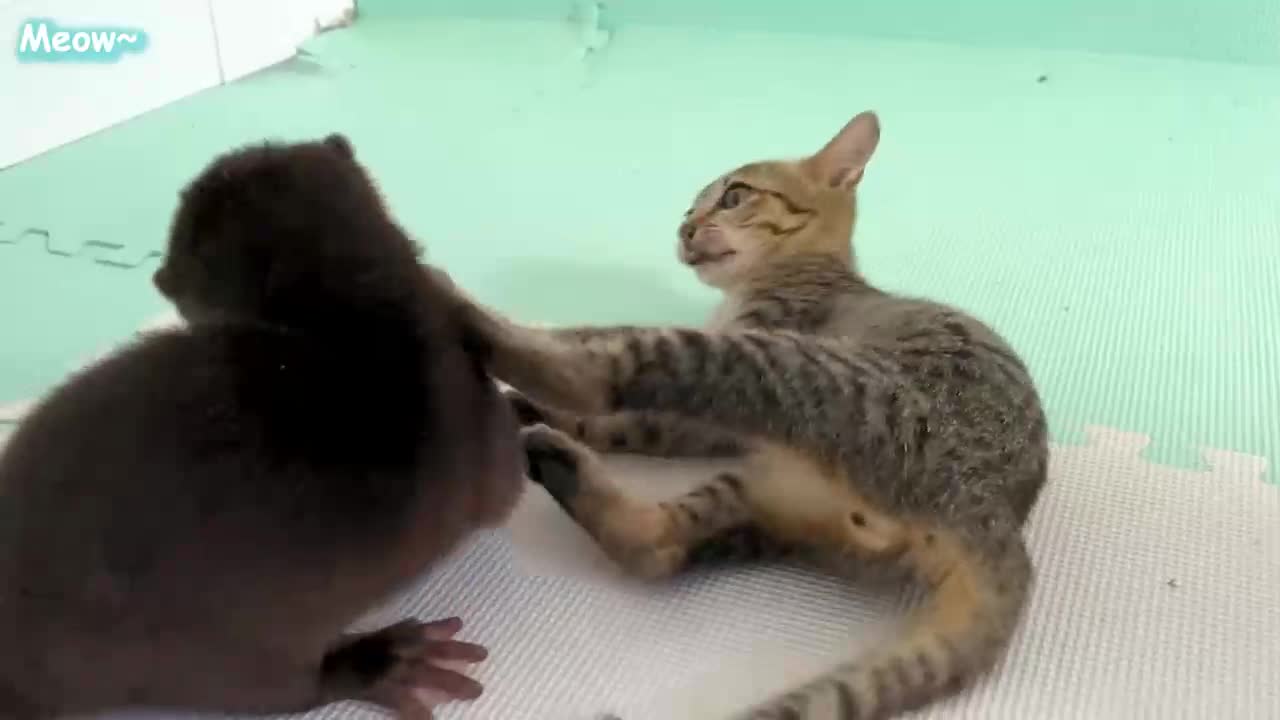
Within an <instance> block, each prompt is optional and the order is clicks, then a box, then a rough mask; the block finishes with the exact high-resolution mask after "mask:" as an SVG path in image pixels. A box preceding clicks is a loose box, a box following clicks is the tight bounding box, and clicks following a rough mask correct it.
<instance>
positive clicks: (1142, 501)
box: [0, 322, 1280, 720]
mask: <svg viewBox="0 0 1280 720" xmlns="http://www.w3.org/2000/svg"><path fill="white" fill-rule="evenodd" d="M163 324H167V323H164V322H160V323H157V325H163ZM14 409H15V410H19V409H18V408H14ZM23 409H25V408H23ZM3 430H4V427H3V426H0V445H2V444H3V439H4V437H3V436H4V434H5V433H4V432H3ZM1087 438H1088V442H1087V443H1085V444H1083V445H1079V446H1055V447H1054V449H1053V459H1052V463H1051V469H1050V472H1051V478H1050V482H1049V484H1048V485H1047V486H1046V489H1045V491H1044V494H1043V495H1042V497H1041V501H1040V503H1039V505H1038V506H1037V509H1036V511H1035V513H1034V515H1033V516H1032V519H1031V523H1030V526H1029V527H1028V531H1027V532H1028V538H1029V541H1030V544H1031V547H1032V554H1033V556H1034V558H1035V560H1036V563H1037V567H1038V570H1039V572H1038V577H1039V580H1038V583H1037V586H1036V589H1035V592H1034V595H1033V599H1032V604H1031V608H1030V610H1029V612H1028V615H1027V618H1026V621H1025V622H1024V623H1023V625H1022V628H1021V631H1020V633H1019V634H1018V636H1017V638H1016V640H1015V643H1014V647H1013V648H1012V649H1011V651H1010V653H1009V655H1008V657H1007V658H1006V660H1005V662H1004V663H1003V664H1002V666H1001V667H1000V668H999V669H998V671H997V672H996V673H994V674H993V675H992V676H991V677H990V678H989V679H988V680H986V681H985V682H983V683H982V684H981V685H980V686H978V687H976V688H974V689H973V690H971V691H969V692H968V693H966V694H964V695H963V696H961V697H960V698H958V699H955V700H953V701H950V702H947V703H943V704H940V705H937V706H934V707H932V708H929V709H926V710H925V711H923V712H921V713H919V714H918V715H917V716H916V717H920V718H937V719H939V720H949V719H952V718H955V719H959V718H965V719H968V718H973V719H975V720H976V719H979V718H980V719H982V720H1037V719H1044V720H1077V719H1089V720H1105V719H1109V718H1117V719H1120V718H1124V719H1129V718H1161V719H1180V718H1188V719H1192V718H1194V719H1197V720H1199V719H1201V718H1224V719H1225V718H1231V719H1233V720H1244V719H1249V718H1259V719H1262V718H1267V719H1274V718H1280V486H1277V485H1274V484H1268V483H1267V482H1265V481H1264V480H1263V478H1262V475H1263V473H1264V472H1265V470H1266V463H1265V461H1263V460H1262V459H1261V458H1256V457H1252V456H1247V455H1240V454H1235V453H1229V452H1221V451H1213V450H1205V451H1204V453H1203V457H1204V461H1205V466H1206V469H1203V470H1182V469H1175V468H1170V467H1165V466H1161V465H1156V464H1152V463H1148V462H1147V461H1145V460H1144V459H1142V458H1141V456H1140V453H1141V452H1142V450H1143V448H1144V447H1145V445H1146V442H1147V441H1146V438H1145V437H1143V436H1141V435H1136V434H1131V433H1122V432H1118V431H1114V430H1107V429H1103V428H1090V429H1089V430H1088V432H1087ZM611 462H612V464H613V467H615V468H616V469H617V471H618V472H619V473H620V474H622V476H623V479H624V481H625V483H626V484H627V485H628V486H630V487H632V488H634V489H635V490H636V491H637V492H641V493H646V494H648V493H652V494H654V495H665V494H672V493H675V492H678V491H679V490H681V489H683V488H685V487H688V486H689V485H691V484H693V483H695V482H697V481H699V480H704V479H705V478H706V477H708V476H709V474H710V473H712V472H714V470H715V469H716V466H715V465H712V464H707V463H666V462H660V461H651V460H641V459H636V458H626V459H622V458H620V459H616V460H614V461H611ZM906 599H907V598H906V597H905V595H904V596H902V597H882V596H875V595H872V594H869V593H867V592H866V591H864V590H860V589H858V588H856V587H848V586H846V585H844V584H842V583H841V582H839V581H836V580H833V579H831V578H827V577H824V576H822V575H820V574H817V573H812V572H809V571H806V570H800V569H795V568H787V567H761V568H740V569H727V570H718V571H714V572H708V571H704V572H697V573H690V574H688V575H686V576H684V577H681V578H678V579H676V580H674V581H670V582H665V583H641V582H638V581H632V580H629V579H627V578H624V577H622V576H621V575H620V574H619V573H618V572H617V571H616V570H615V569H614V568H613V567H612V566H611V565H610V564H609V562H608V561H607V560H606V559H605V558H604V557H603V555H602V554H601V553H600V552H599V551H598V550H597V549H596V548H595V547H594V546H593V545H592V544H591V542H590V541H589V540H588V539H587V538H586V536H585V535H584V534H583V533H582V532H581V531H580V530H578V529H577V527H576V526H574V525H573V524H572V523H571V522H570V521H569V520H568V519H567V518H566V517H565V516H564V515H563V513H562V512H561V511H560V510H559V508H558V507H556V506H555V504H554V503H553V502H551V501H550V500H549V499H548V498H547V496H546V495H545V493H543V492H542V490H541V489H540V488H538V487H536V486H530V488H529V491H528V492H527V493H526V496H525V498H524V500H523V502H522V503H521V504H520V506H519V508H518V509H517V511H516V514H515V515H514V516H513V517H512V519H511V521H510V523H509V524H508V525H507V527H505V528H503V529H502V530H499V531H495V532H491V533H486V534H484V535H482V536H479V537H477V538H476V539H475V540H474V541H473V542H472V543H470V544H469V545H468V547H467V548H466V549H465V550H464V551H462V552H460V553H459V554H458V556H457V557H455V558H453V559H452V560H451V561H450V562H448V563H446V564H445V565H444V566H443V567H441V568H440V569H438V570H437V571H435V572H434V573H432V574H431V576H430V577H427V578H425V579H424V580H423V582H422V583H421V584H420V586H419V587H418V588H417V589H415V590H413V591H411V592H409V593H406V594H405V595H404V596H403V597H402V598H400V599H398V600H397V601H395V602H392V603H390V604H389V605H388V606H387V607H385V608H383V609H382V610H380V611H378V612H377V613H374V614H373V615H372V616H370V617H369V618H367V619H366V621H365V622H363V623H361V625H362V626H366V625H368V626H374V625H377V624H380V623H385V622H390V621H394V620H396V619H399V618H401V617H404V616H406V615H415V616H419V617H422V618H425V619H433V618H439V617H444V616H447V615H452V614H458V615H461V616H462V617H463V618H464V619H465V620H466V622H467V629H465V630H464V631H463V636H464V637H466V638H467V639H473V640H477V641H479V642H483V643H485V644H486V645H488V646H489V648H490V651H491V657H490V659H489V660H488V661H486V662H485V663H484V664H482V665H481V666H479V667H478V668H477V676H478V677H479V678H480V679H481V680H482V681H483V682H484V683H485V684H486V692H485V695H484V697H482V698H481V699H480V700H478V701H476V702H473V703H469V704H455V705H451V706H446V707H444V708H441V709H440V711H439V713H438V717H439V718H440V719H441V720H587V719H588V718H592V717H593V716H594V715H595V714H596V713H598V712H601V711H611V712H615V713H618V714H620V715H621V716H622V717H623V720H723V719H724V717H725V716H726V715H727V714H730V713H732V712H733V711H735V710H740V709H742V708H744V707H746V706H748V705H750V704H752V703H754V702H755V701H758V700H761V699H764V698H765V697H767V696H768V695H771V694H773V693H774V692H776V691H779V690H782V689H784V688H786V687H788V686H789V685H792V684H795V683H798V682H801V681H803V680H805V679H807V678H808V677H810V676H811V674H812V673H816V672H818V671H820V670H821V669H822V668H823V667H824V666H826V665H827V664H828V663H830V662H833V661H835V660H836V659H839V658H843V657H846V656H848V655H850V654H852V653H855V652H857V651H858V650H859V649H861V648H865V647H866V646H867V645H868V644H870V643H871V642H872V641H873V640H874V639H876V638H879V637H882V636H883V634H884V633H887V632H891V631H892V630H893V629H894V627H895V625H894V623H895V620H896V619H897V617H899V613H898V612H897V611H898V610H900V609H901V608H902V607H903V606H904V603H905V602H906ZM114 717H116V718H130V719H132V718H141V717H143V715H141V714H136V713H132V714H125V715H116V716H114ZM145 717H157V715H155V714H148V715H146V716H145ZM159 717H166V716H164V715H160V716H159ZM167 717H172V716H171V715H170V716H167ZM308 717H309V718H311V719H314V720H319V719H320V718H325V719H330V720H336V719H338V718H342V719H344V720H354V719H356V718H364V717H370V718H373V717H380V715H379V714H378V713H376V712H374V711H371V710H369V709H366V708H361V707H357V706H354V705H335V706H332V707H330V708H327V709H325V710H322V711H319V712H316V713H314V714H312V715H311V716H308Z"/></svg>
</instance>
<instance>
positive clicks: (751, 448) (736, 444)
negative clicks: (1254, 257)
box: [471, 112, 1048, 720]
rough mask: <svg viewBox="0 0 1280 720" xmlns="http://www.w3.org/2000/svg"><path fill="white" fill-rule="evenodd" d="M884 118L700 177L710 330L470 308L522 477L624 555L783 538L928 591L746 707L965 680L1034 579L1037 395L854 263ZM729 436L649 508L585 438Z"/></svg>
mask: <svg viewBox="0 0 1280 720" xmlns="http://www.w3.org/2000/svg"><path fill="white" fill-rule="evenodd" d="M879 134H880V133H879V121H878V119H877V118H876V116H875V115H874V114H872V113H869V112H868V113H863V114H860V115H858V116H856V117H854V118H853V119H852V120H851V121H850V122H849V123H848V124H847V125H846V126H845V127H844V128H843V129H842V130H841V131H840V132H839V133H838V134H837V135H836V136H835V137H834V138H833V139H832V140H831V141H830V142H828V143H827V145H826V146H825V147H823V148H822V149H821V150H819V151H818V152H817V153H816V154H814V155H812V156H810V157H808V158H805V159H802V160H798V161H770V162H758V163H752V164H749V165H745V166H743V167H740V168H738V169H736V170H734V171H732V172H730V173H728V174H726V175H724V176H723V177H721V178H719V179H718V180H716V181H715V182H713V183H711V184H710V185H708V186H707V187H706V188H705V189H704V190H702V192H701V193H699V194H698V196H697V198H696V199H695V201H694V203H693V207H692V208H691V209H690V210H689V211H688V213H687V215H686V217H685V219H684V222H683V223H682V224H681V226H680V231H679V236H680V241H679V246H678V254H679V257H680V259H681V260H682V261H683V262H684V263H685V264H687V265H689V266H690V267H692V268H693V269H694V271H695V272H696V273H697V274H698V277H699V278H700V279H701V280H702V281H703V282H705V283H707V284H709V285H711V286H713V287H716V288H719V289H720V290H722V291H723V293H724V301H723V304H722V306H721V307H720V309H719V311H718V312H717V314H716V316H715V318H714V320H713V321H712V324H711V327H710V328H709V329H707V330H703V331H698V330H691V329H682V328H664V329H642V328H577V329H569V330H551V331H543V330H534V329H532V328H526V327H521V326H517V325H515V324H513V323H510V322H508V321H507V320H505V319H503V318H500V317H498V316H496V315H493V314H490V313H488V311H486V310H483V309H480V308H478V307H474V306H473V307H472V309H471V312H473V313H474V314H473V316H472V324H471V326H472V327H474V328H476V333H477V335H478V336H484V337H486V338H487V340H486V342H488V343H489V344H490V346H491V348H492V349H493V351H494V352H495V354H496V355H497V356H499V357H503V358H505V359H504V360H503V364H505V365H506V367H508V368H511V369H512V372H513V374H514V375H520V376H523V377H512V378H511V383H512V385H514V386H515V387H516V388H518V389H519V390H522V391H524V392H525V393H527V394H528V396H529V398H531V399H526V398H525V397H523V396H521V395H519V394H518V393H512V395H511V397H512V398H513V401H514V402H515V404H516V406H517V410H518V411H519V412H520V414H521V416H522V419H523V420H524V421H525V423H526V424H528V426H527V427H525V429H524V430H523V437H524V443H525V448H526V453H527V457H528V461H529V474H530V477H531V478H533V479H534V480H535V481H537V482H539V483H540V484H542V485H543V486H544V487H545V488H546V490H547V491H548V492H549V493H550V494H551V495H552V496H553V497H554V498H555V499H556V500H557V501H558V502H559V503H560V505H561V506H562V507H563V508H564V509H565V511H566V512H567V513H568V514H569V515H570V516H572V517H573V519H574V520H575V521H576V522H577V523H578V524H579V525H581V526H582V527H583V528H584V529H585V530H586V531H587V532H588V533H590V534H591V536H592V537H593V538H594V539H595V540H596V541H597V542H598V543H599V544H600V545H601V546H602V547H603V549H604V550H605V551H606V552H607V553H608V554H609V555H610V557H612V558H613V559H614V560H615V561H616V562H618V563H619V564H620V565H621V566H622V567H624V568H626V569H627V570H629V571H631V572H632V573H635V574H637V575H640V576H644V577H662V576H669V575H671V574H673V573H676V572H677V571H679V570H681V569H683V568H685V567H688V566H689V565H690V564H692V563H695V562H698V561H700V560H702V559H705V558H715V557H721V558H722V557H724V556H726V555H728V556H743V555H750V554H769V553H779V552H788V553H800V554H802V555H803V556H805V557H807V558H810V559H814V560H817V561H820V562H821V563H823V564H824V565H825V566H827V567H830V568H832V569H834V570H836V571H839V572H842V573H845V574H848V575H850V576H852V577H858V578H890V579H903V580H906V579H910V580H914V581H916V582H918V583H920V584H921V585H923V587H924V588H926V589H927V591H928V593H927V599H926V601H925V603H924V604H923V605H922V606H921V607H919V608H918V609H917V610H916V611H915V614H914V616H913V617H912V619H911V622H910V625H909V626H908V628H907V629H906V630H905V632H904V633H903V634H901V635H900V636H899V637H897V638H896V639H895V640H894V641H893V642H892V643H890V644H888V645H887V646H884V647H881V648H879V649H877V650H875V651H874V652H871V653H868V654H866V655H863V656H861V657H855V658H852V659H850V660H849V661H848V662H845V663H843V664H840V665H838V666H837V667H835V668H832V669H831V670H830V671H829V672H828V673H826V674H825V675H823V676H821V677H818V678H816V679H814V680H813V681H811V682H810V683H808V684H807V685H805V686H803V687H800V688H797V689H795V690H793V691H792V692H789V693H786V694H784V695H782V696H779V697H776V698H773V699H772V700H770V701H769V702H767V703H766V704H764V705H762V706H760V707H757V708H755V709H753V710H751V711H749V712H747V713H746V714H744V715H742V716H741V717H742V718H750V719H751V720H763V719H764V718H788V719H792V720H795V719H800V718H805V719H809V720H818V719H820V718H821V719H823V720H825V719H827V718H835V719H839V720H865V719H867V718H886V717H891V716H896V715H898V714H901V713H904V712H906V711H909V710H912V709H915V708H918V707H920V706H922V705H925V704H926V703H929V702H932V701H935V700H938V699H940V698H943V697H945V696H948V695H950V694H952V693H955V692H958V691H959V690H961V689H962V688H964V687H966V686H967V685H969V684H971V683H972V682H973V681H974V680H975V679H976V678H978V677H979V676H980V675H982V674H984V673H985V672H987V671H988V670H990V669H991V668H992V667H993V666H994V665H995V664H996V663H997V662H998V661H999V659H1000V658H1001V657H1002V655H1003V653H1004V650H1005V648H1006V646H1007V645H1008V644H1009V641H1010V638H1011V636H1012V635H1013V633H1014V631H1015V628H1016V626H1017V625H1018V623H1019V620H1020V617H1021V615H1022V610H1023V607H1024V606H1025V604H1026V602H1027V597H1028V594H1029V592H1030V590H1031V586H1032V574H1033V570H1032V564H1031V560H1030V558H1029V556H1028V554H1027V550H1026V546H1025V545H1024V543H1023V539H1022V536H1021V527H1022V525H1023V524H1024V522H1025V520H1026V518H1027V515H1028V514H1029V513H1030V511H1031V509H1032V506H1033V505H1034V504H1035V502H1036V499H1037V496H1038V495H1039V492H1040V489H1041V487H1042V485H1043V484H1044V482H1045V478H1046V467H1047V459H1048V452H1047V438H1046V434H1047V433H1046V426H1045V417H1044V413H1043V410H1042V409H1041V404H1040V400H1039V398H1038V395H1037V392H1036V389H1035V386H1034V383H1033V381H1032V378H1031V375H1030V374H1029V373H1028V371H1027V368H1026V366H1025V365H1024V364H1023V363H1022V362H1021V361H1020V360H1019V358H1018V356H1017V355H1016V354H1015V353H1014V352H1013V351H1012V350H1011V349H1010V348H1009V346H1008V345H1007V344H1006V343H1005V342H1004V340H1002V339H1001V338H1000V337H999V336H998V335H997V334H996V333H995V332H993V331H992V330H991V329H990V328H988V327H987V326H986V325H984V324H983V323H982V322H980V321H978V320H977V319H975V318H973V317H971V316H969V315H967V314H965V313H963V312H961V311H960V310H957V309H955V308H952V307H948V306H946V305H943V304H940V303H936V302H931V301H928V300H923V299H917V298H910V297H903V296H900V295H895V294H893V293H889V292H885V291H883V290H880V289H878V288H876V287H875V286H873V285H871V284H870V283H869V282H868V281H867V280H866V279H865V278H864V277H863V276H862V275H861V274H860V273H859V272H858V270H857V266H856V263H855V262H854V256H853V251H852V247H851V236H852V232H853V225H854V219H855V203H854V191H855V189H856V187H857V185H858V184H859V181H860V180H861V179H862V176H863V170H864V169H865V167H866V165H867V163H868V161H869V160H870V158H871V156H872V154H873V152H874V151H875V148H876V145H877V144H878V141H879ZM551 344H555V345H557V346H559V348H560V349H561V350H562V351H563V354H560V355H559V356H558V358H559V359H558V362H560V363H565V364H563V365H560V366H559V370H560V371H561V372H559V373H557V374H556V376H555V377H557V378H564V377H573V378H575V381H576V383H577V384H578V385H579V387H577V388H575V389H576V390H578V391H586V394H588V395H590V394H594V395H596V396H597V397H598V398H599V404H600V405H601V406H602V408H603V410H604V411H605V412H604V413H602V414H601V415H599V416H588V417H583V418H578V417H575V416H573V415H571V414H570V413H568V412H566V411H563V410H559V409H555V408H551V407H544V406H543V403H544V402H545V403H552V402H554V398H556V397H559V396H561V395H559V394H558V393H559V392H560V390H559V389H557V388H556V387H553V386H552V385H553V383H547V382H544V381H545V380H548V379H553V378H552V376H550V375H546V376H545V377H543V376H538V377H535V376H534V375H533V374H532V370H531V369H530V367H529V366H522V365H521V364H520V362H521V361H520V358H521V357H522V354H526V355H527V354H528V353H530V352H535V353H536V355H529V359H530V362H533V363H534V366H535V367H536V363H537V357H542V358H547V357H551V355H549V354H548V353H549V350H548V348H549V347H550V346H551ZM544 362H545V360H544ZM504 379H506V378H504ZM521 380H524V381H525V382H524V383H522V382H521ZM705 428H711V429H712V431H711V433H710V435H709V436H707V435H699V433H700V432H702V431H703V429H705ZM583 441H585V442H583ZM730 445H732V446H733V449H734V450H736V451H737V452H739V453H741V454H743V456H744V459H745V462H744V463H743V467H744V468H745V470H743V471H742V472H741V473H735V474H720V475H718V476H716V477H713V478H711V479H710V480H709V481H708V482H707V483H706V484H705V485H704V486H702V487H700V488H698V489H696V490H694V491H692V492H691V493H689V494H687V495H685V496H683V497H680V498H678V499H674V500H670V501H667V502H660V503H649V502H644V501H641V500H639V499H637V498H636V497H633V496H632V495H630V494H629V493H627V492H626V491H625V490H624V489H623V488H622V487H620V486H619V484H618V483H617V482H615V479H614V478H612V477H610V475H609V472H608V471H607V470H606V469H605V466H604V465H603V464H602V463H601V461H600V459H599V457H598V456H597V455H596V453H595V450H604V449H622V450H639V451H647V452H668V453H669V454H696V453H697V451H699V450H704V451H705V450H710V449H712V448H713V446H718V447H721V448H729V446H730ZM593 448H594V450H593Z"/></svg>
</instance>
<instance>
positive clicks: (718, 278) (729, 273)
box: [687, 253, 738, 288]
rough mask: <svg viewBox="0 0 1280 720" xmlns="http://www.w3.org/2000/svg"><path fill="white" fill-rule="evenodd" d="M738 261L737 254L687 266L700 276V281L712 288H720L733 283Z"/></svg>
mask: <svg viewBox="0 0 1280 720" xmlns="http://www.w3.org/2000/svg"><path fill="white" fill-rule="evenodd" d="M737 259H738V256H737V254H736V253H730V254H727V255H724V256H722V257H719V258H716V259H713V260H703V261H702V262H697V263H687V264H688V265H689V267H690V268H692V269H693V272H694V273H695V274H696V275H697V276H698V280H700V281H702V282H703V283H704V284H706V285H710V286H711V287H715V288H719V287H723V286H725V285H727V284H729V283H730V282H732V281H733V275H734V269H735V268H736V266H737V262H736V261H737Z"/></svg>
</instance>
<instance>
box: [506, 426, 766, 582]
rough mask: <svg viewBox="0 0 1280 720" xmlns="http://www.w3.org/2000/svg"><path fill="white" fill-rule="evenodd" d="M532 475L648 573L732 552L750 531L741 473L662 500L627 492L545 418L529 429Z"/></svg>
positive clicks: (623, 559)
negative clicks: (551, 426) (650, 500)
mask: <svg viewBox="0 0 1280 720" xmlns="http://www.w3.org/2000/svg"><path fill="white" fill-rule="evenodd" d="M522 436H523V440H524V447H525V454H526V456H527V458H528V463H529V477H530V479H532V480H533V481H534V482H537V483H538V484H540V485H542V486H543V487H544V488H546V490H547V492H548V494H550V495H551V497H552V498H553V499H555V501H556V502H557V503H559V504H560V506H561V507H562V508H564V510H565V512H566V513H567V514H568V515H569V516H570V517H571V518H573V520H574V521H575V522H576V523H577V524H578V525H579V526H580V527H582V529H584V530H586V532H587V533H588V534H589V535H591V537H592V538H594V539H595V541H596V542H597V543H598V544H599V545H600V547H601V548H602V549H603V550H604V552H605V554H607V555H608V556H609V557H610V558H611V559H612V560H613V561H614V562H616V563H617V564H618V565H619V566H621V567H622V568H623V569H624V570H626V571H627V572H629V573H631V574H633V575H636V576H639V577H645V578H657V577H666V576H670V575H673V574H675V573H677V572H679V571H680V570H681V569H683V568H684V567H685V566H686V565H687V564H688V563H689V562H690V561H691V560H693V559H700V558H703V557H706V558H708V559H709V558H712V557H716V556H724V555H725V554H727V553H732V552H733V551H734V549H735V548H736V546H737V545H742V546H743V547H742V548H736V549H739V550H741V549H745V548H746V546H748V545H751V544H752V543H754V545H755V546H756V548H757V549H759V546H760V544H761V543H762V542H763V540H762V538H760V537H759V536H758V535H754V536H752V537H748V536H751V535H753V534H754V533H755V531H754V530H749V529H747V528H749V523H750V520H751V515H750V512H749V510H748V508H747V505H746V503H745V500H744V488H743V486H742V480H741V478H739V477H738V476H737V475H734V474H732V473H721V474H719V475H717V476H715V477H714V478H713V479H712V480H710V481H709V482H707V483H706V484H704V485H702V486H701V487H699V488H697V489H695V490H693V491H691V492H689V493H686V494H684V495H682V496H680V497H677V498H674V499H671V500H666V501H663V502H657V503H652V502H646V501H643V500H640V499H638V498H635V497H632V496H630V495H628V494H627V493H626V492H624V491H623V490H622V488H620V487H619V486H618V484H617V482H616V481H615V480H614V479H613V477H611V476H610V475H609V473H608V470H607V468H606V467H605V466H604V463H603V462H602V461H601V459H600V457H599V456H598V455H596V453H595V452H594V451H592V450H591V448H589V447H587V446H585V445H583V444H582V443H580V442H578V441H576V440H574V439H573V438H572V437H570V436H569V435H567V434H566V433H564V432H561V431H559V430H556V429H553V428H550V427H548V426H546V425H534V426H531V427H526V428H525V429H524V430H523V431H522Z"/></svg>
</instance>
